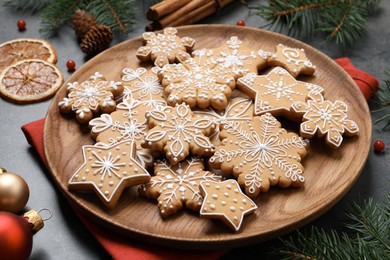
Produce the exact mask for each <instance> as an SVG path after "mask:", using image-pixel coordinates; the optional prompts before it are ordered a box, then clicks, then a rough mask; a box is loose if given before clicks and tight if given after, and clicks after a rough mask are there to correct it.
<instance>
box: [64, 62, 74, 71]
mask: <svg viewBox="0 0 390 260" xmlns="http://www.w3.org/2000/svg"><path fill="white" fill-rule="evenodd" d="M66 67H67V68H68V71H74V70H75V69H76V62H74V61H73V60H68V61H67V62H66Z"/></svg>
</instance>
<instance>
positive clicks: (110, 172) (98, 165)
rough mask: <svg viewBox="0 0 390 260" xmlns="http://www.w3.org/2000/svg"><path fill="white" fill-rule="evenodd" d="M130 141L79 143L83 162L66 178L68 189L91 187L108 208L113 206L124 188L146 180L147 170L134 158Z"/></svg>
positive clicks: (86, 188)
mask: <svg viewBox="0 0 390 260" xmlns="http://www.w3.org/2000/svg"><path fill="white" fill-rule="evenodd" d="M135 149H136V147H135V143H134V141H123V142H120V143H116V144H113V145H110V146H106V147H101V146H94V145H85V146H83V158H84V163H83V164H82V165H81V167H80V168H79V169H78V170H77V171H76V172H75V173H74V174H73V176H72V177H71V178H70V180H69V182H68V188H69V190H74V191H85V190H93V191H94V192H95V193H96V195H97V196H98V197H99V199H100V200H101V201H102V202H103V204H104V205H106V206H107V207H108V208H114V207H115V205H116V204H117V202H118V200H119V197H120V195H121V194H122V191H123V189H124V188H126V187H129V186H135V185H139V184H142V183H146V182H148V181H149V180H150V174H149V173H148V171H147V170H146V169H145V168H143V167H142V166H141V165H140V164H139V163H138V162H137V161H136V160H135Z"/></svg>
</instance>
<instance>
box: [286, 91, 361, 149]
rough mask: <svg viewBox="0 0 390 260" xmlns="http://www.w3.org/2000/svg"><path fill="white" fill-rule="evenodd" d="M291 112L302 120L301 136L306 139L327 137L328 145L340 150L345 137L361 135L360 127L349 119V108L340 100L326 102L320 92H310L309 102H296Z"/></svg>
mask: <svg viewBox="0 0 390 260" xmlns="http://www.w3.org/2000/svg"><path fill="white" fill-rule="evenodd" d="M291 111H292V113H293V115H295V116H296V117H297V118H299V119H302V123H301V126H300V134H301V136H302V137H304V138H312V137H314V136H315V135H317V136H318V137H322V136H326V137H325V141H326V144H327V145H328V146H329V147H331V148H334V149H336V148H339V147H340V145H341V143H342V141H343V135H346V136H354V135H357V134H358V133H359V127H358V125H357V124H356V123H355V122H354V121H352V120H350V119H348V118H347V114H348V106H347V105H346V104H345V103H344V102H343V101H340V100H336V101H335V102H331V101H329V100H325V99H324V97H323V95H322V94H321V93H320V92H318V91H312V92H310V94H309V96H308V100H307V102H306V103H305V102H295V103H293V104H292V105H291Z"/></svg>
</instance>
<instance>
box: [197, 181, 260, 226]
mask: <svg viewBox="0 0 390 260" xmlns="http://www.w3.org/2000/svg"><path fill="white" fill-rule="evenodd" d="M200 191H201V194H202V195H203V197H204V199H203V203H202V207H201V209H200V216H201V217H205V218H217V219H221V220H222V221H224V222H225V223H226V224H227V225H228V226H230V227H231V228H233V229H234V230H235V231H238V230H240V227H241V224H242V221H243V219H244V216H245V215H248V214H250V213H252V212H253V211H255V210H256V209H257V206H256V204H255V203H254V202H253V201H252V200H251V199H250V198H248V197H247V196H245V194H243V193H242V191H241V189H240V186H239V185H238V183H237V181H235V180H226V181H223V182H215V181H201V183H200Z"/></svg>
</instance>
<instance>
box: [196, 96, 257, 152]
mask: <svg viewBox="0 0 390 260" xmlns="http://www.w3.org/2000/svg"><path fill="white" fill-rule="evenodd" d="M193 112H194V114H195V115H200V116H204V117H205V118H208V119H210V120H211V121H213V123H214V124H215V131H214V133H212V134H211V135H210V136H209V138H210V141H211V142H212V143H213V144H214V145H215V146H218V145H220V144H221V141H220V139H219V133H220V130H221V129H222V127H223V125H224V124H226V123H227V122H232V121H250V120H252V118H253V115H252V114H253V102H252V100H251V99H246V98H241V97H236V98H232V99H230V101H229V105H228V106H227V107H226V109H223V110H215V109H213V108H208V109H203V110H195V111H193Z"/></svg>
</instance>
